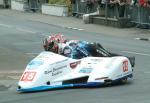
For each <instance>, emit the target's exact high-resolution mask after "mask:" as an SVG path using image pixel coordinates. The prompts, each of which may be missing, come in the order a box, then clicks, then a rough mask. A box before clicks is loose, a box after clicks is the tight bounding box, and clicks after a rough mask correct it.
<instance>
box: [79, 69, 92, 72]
mask: <svg viewBox="0 0 150 103" xmlns="http://www.w3.org/2000/svg"><path fill="white" fill-rule="evenodd" d="M92 70H93V68H82V69H81V70H80V71H79V73H91V72H92Z"/></svg>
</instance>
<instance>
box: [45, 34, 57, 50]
mask: <svg viewBox="0 0 150 103" xmlns="http://www.w3.org/2000/svg"><path fill="white" fill-rule="evenodd" d="M43 47H44V49H45V51H51V52H54V53H58V49H59V46H58V41H57V40H55V39H53V36H49V37H48V38H46V39H45V40H44V41H43Z"/></svg>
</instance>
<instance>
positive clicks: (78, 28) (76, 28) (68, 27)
mask: <svg viewBox="0 0 150 103" xmlns="http://www.w3.org/2000/svg"><path fill="white" fill-rule="evenodd" d="M66 28H67V29H73V30H79V31H82V30H84V29H80V28H73V27H66Z"/></svg>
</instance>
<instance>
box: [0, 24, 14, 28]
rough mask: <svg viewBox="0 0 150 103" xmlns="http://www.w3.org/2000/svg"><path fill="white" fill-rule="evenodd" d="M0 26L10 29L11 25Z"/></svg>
mask: <svg viewBox="0 0 150 103" xmlns="http://www.w3.org/2000/svg"><path fill="white" fill-rule="evenodd" d="M0 26H2V27H6V28H12V27H13V26H11V25H7V24H0Z"/></svg>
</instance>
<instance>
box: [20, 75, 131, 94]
mask: <svg viewBox="0 0 150 103" xmlns="http://www.w3.org/2000/svg"><path fill="white" fill-rule="evenodd" d="M128 77H129V78H132V77H133V74H129V75H127V76H124V77H122V78H118V79H115V80H113V81H112V83H113V84H114V83H117V82H118V81H120V80H121V79H124V78H128ZM103 84H104V82H88V83H79V84H66V85H55V86H38V87H33V88H26V89H17V90H18V91H21V92H31V91H42V90H48V89H56V88H65V87H96V86H101V85H103Z"/></svg>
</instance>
